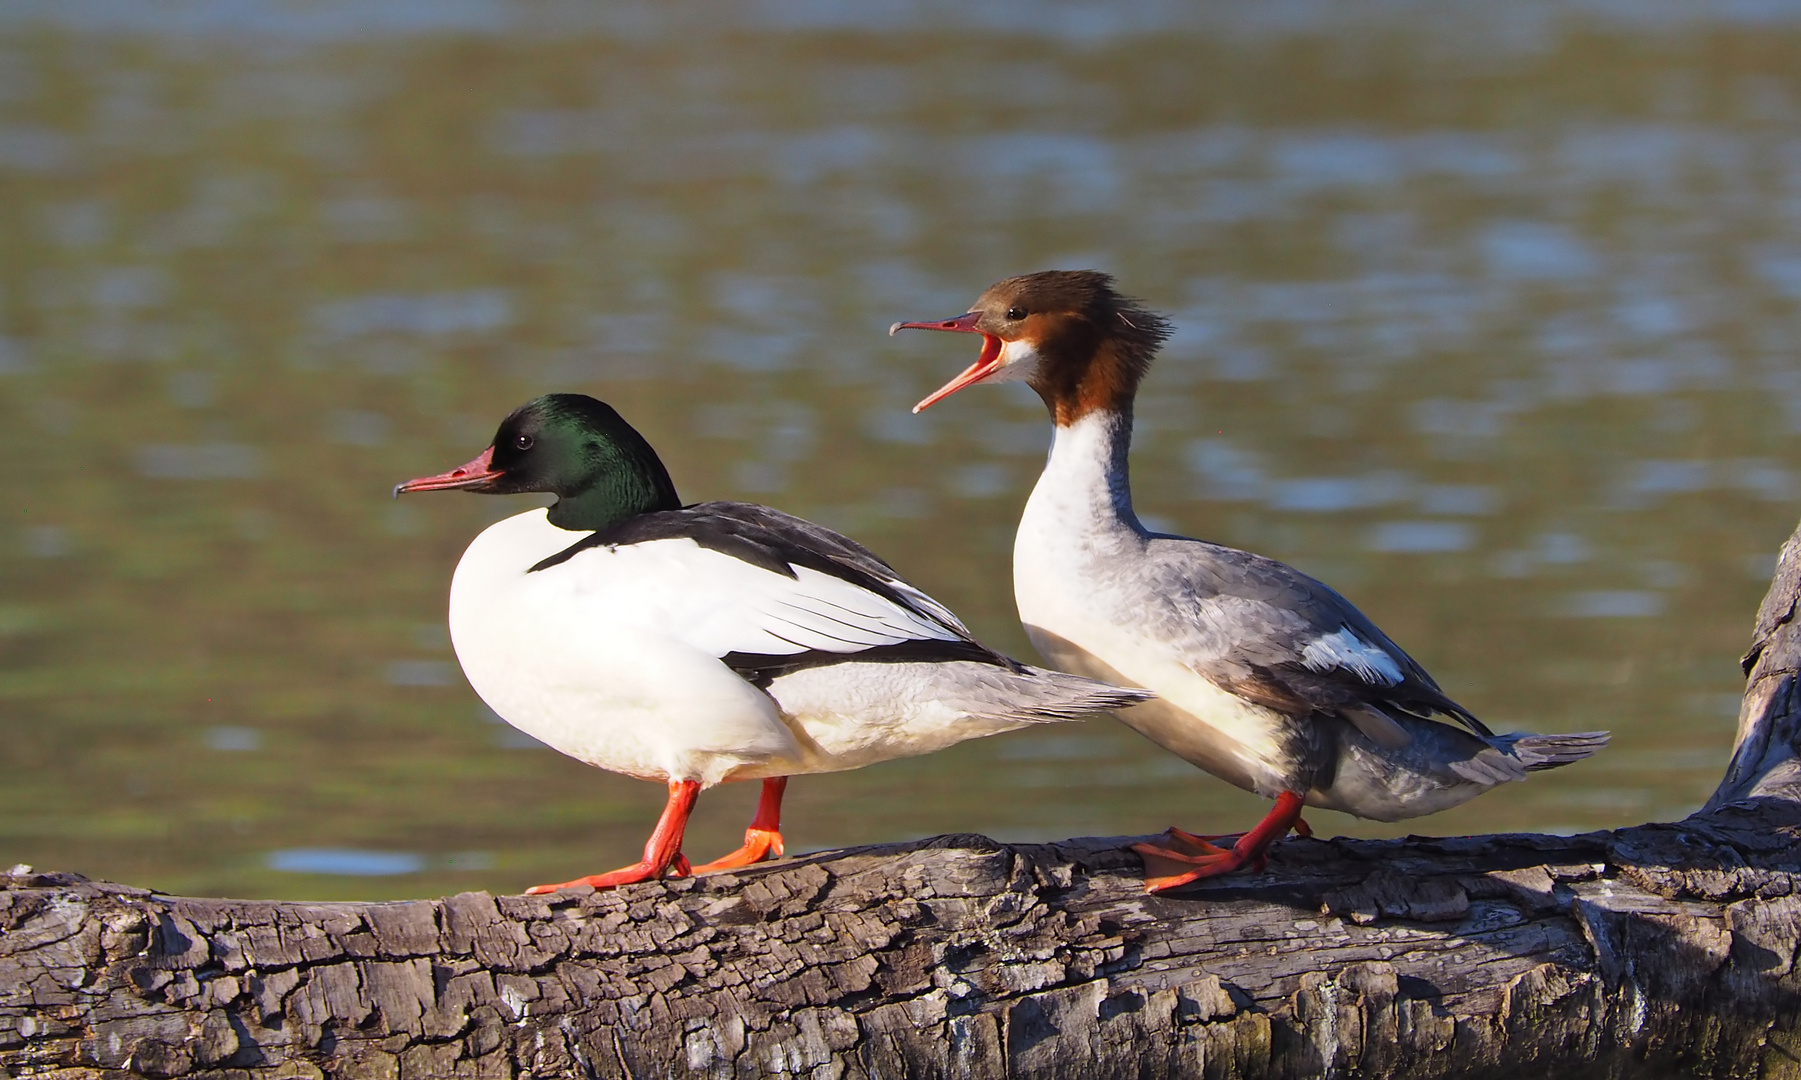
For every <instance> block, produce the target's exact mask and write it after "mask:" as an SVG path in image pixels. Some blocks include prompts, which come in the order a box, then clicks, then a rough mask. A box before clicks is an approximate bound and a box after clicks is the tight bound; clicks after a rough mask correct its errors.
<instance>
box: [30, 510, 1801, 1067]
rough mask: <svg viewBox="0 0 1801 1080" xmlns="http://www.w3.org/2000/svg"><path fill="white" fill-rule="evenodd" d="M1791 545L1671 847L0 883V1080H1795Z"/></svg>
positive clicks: (1062, 851) (920, 852)
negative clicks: (192, 888)
mask: <svg viewBox="0 0 1801 1080" xmlns="http://www.w3.org/2000/svg"><path fill="white" fill-rule="evenodd" d="M1798 600H1801V530H1797V533H1796V535H1795V536H1794V537H1791V538H1790V540H1789V542H1788V543H1787V544H1786V545H1785V546H1784V548H1783V552H1782V556H1781V558H1780V560H1779V563H1778V569H1777V573H1776V577H1775V581H1774V582H1773V584H1772V586H1771V590H1770V594H1769V596H1768V597H1767V598H1766V599H1765V601H1764V604H1763V607H1762V610H1761V611H1760V613H1759V615H1758V620H1757V627H1756V632H1755V636H1754V644H1753V646H1752V648H1751V650H1750V652H1748V653H1747V654H1746V657H1745V666H1746V672H1747V675H1748V677H1749V682H1748V685H1747V690H1746V695H1745V700H1744V706H1743V709H1742V712H1741V717H1740V723H1739V734H1738V741H1737V744H1736V746H1735V749H1734V753H1733V757H1732V761H1731V764H1730V766H1729V767H1728V769H1727V773H1726V777H1725V779H1724V780H1723V781H1722V782H1721V785H1720V788H1719V790H1718V791H1717V792H1716V793H1715V794H1714V796H1713V798H1712V799H1711V800H1710V801H1709V803H1708V804H1707V806H1706V807H1705V808H1704V809H1703V810H1702V811H1700V812H1699V813H1697V814H1695V815H1694V816H1692V817H1690V818H1688V819H1687V820H1685V821H1682V822H1679V823H1674V824H1648V825H1641V826H1638V827H1636V828H1630V829H1622V830H1618V831H1615V832H1597V833H1589V834H1586V835H1582V836H1573V837H1554V836H1536V835H1503V836H1483V837H1471V838H1462V839H1451V840H1431V839H1422V838H1417V837H1415V838H1410V839H1407V840H1398V841H1358V840H1346V839H1337V840H1302V839H1295V840H1289V841H1287V842H1285V843H1283V844H1281V845H1279V846H1278V847H1277V849H1276V851H1275V854H1274V856H1273V857H1272V859H1271V862H1270V869H1269V872H1267V873H1262V874H1245V875H1240V876H1235V877H1229V878H1224V879H1220V880H1216V881H1212V882H1207V883H1204V886H1203V887H1198V888H1193V889H1190V890H1188V891H1185V892H1182V893H1180V894H1177V895H1173V896H1147V895H1146V894H1145V893H1144V891H1143V884H1142V874H1141V871H1140V868H1139V865H1138V861H1137V859H1136V857H1135V856H1132V855H1130V854H1129V853H1127V852H1126V851H1125V850H1124V849H1123V845H1124V844H1125V842H1126V839H1127V838H1105V839H1083V840H1071V841H1068V842H1065V843H1060V844H1031V845H1003V844H998V843H995V842H993V841H990V840H988V839H986V838H983V837H979V836H947V837H939V838H937V839H934V840H928V841H925V842H922V843H912V844H895V845H887V846H881V847H865V848H855V849H847V850H843V851H833V852H823V853H819V854H816V855H811V856H807V857H804V858H798V859H790V860H786V861H782V862H778V863H773V864H769V865H765V866H760V867H755V868H751V869H748V870H744V871H740V872H736V873H731V874H719V875H713V876H709V877H705V878H700V879H686V880H675V881H665V882H652V883H647V884H643V885H636V886H631V887H628V888H625V889H621V890H617V891H612V892H604V893H596V892H593V891H590V890H583V891H581V892H572V893H565V894H561V895H559V896H556V897H523V896H501V897H495V896H490V895H488V894H486V893H465V894H462V895H459V896H453V897H449V898H447V899H442V900H427V901H417V902H411V903H379V904H376V903H371V904H358V903H331V904H320V903H278V902H272V901H241V900H209V899H191V898H184V897H171V896H164V895H159V894H155V893H151V892H148V891H145V890H142V889H133V888H128V887H124V886H118V885H111V884H105V883H99V882H90V881H87V880H85V879H82V878H79V877H76V876H74V875H67V874H36V873H23V872H21V873H16V874H14V875H12V876H11V877H9V878H7V879H5V881H4V888H3V889H0V1075H7V1076H15V1077H23V1076H64V1077H75V1076H117V1075H124V1074H131V1073H135V1074H141V1075H150V1076H203V1077H228V1076H229V1077H244V1078H250V1077H301V1076H307V1077H316V1076H331V1077H363V1076H383V1077H402V1078H410V1077H452V1076H484V1077H485V1076H498V1077H514V1076H581V1077H634V1078H645V1077H653V1076H687V1075H693V1076H708V1077H715V1076H717V1077H727V1076H764V1075H790V1074H792V1075H806V1076H813V1077H903V1076H905V1077H933V1076H945V1077H985V1076H1017V1077H1095V1076H1144V1077H1165V1076H1168V1077H1178V1076H1180V1077H1190V1076H1194V1077H1199V1076H1205V1077H1220V1078H1224V1077H1296V1078H1299V1077H1313V1076H1335V1075H1336V1076H1368V1077H1438V1076H1458V1077H1465V1076H1517V1075H1524V1074H1526V1073H1527V1070H1530V1074H1531V1075H1533V1076H1543V1077H1626V1076H1631V1077H1644V1076H1660V1075H1692V1076H1701V1077H1739V1076H1744V1077H1752V1076H1761V1077H1779V1076H1801V1020H1798V1017H1801V972H1798V971H1797V967H1796V949H1797V945H1798V944H1801V887H1798V885H1801V878H1798V875H1801V855H1798V854H1797V853H1796V843H1795V838H1796V835H1797V831H1798V829H1801V754H1798V753H1797V748H1798V746H1801V741H1798V740H1801V689H1798V688H1797V684H1796V676H1797V672H1801V631H1798V630H1797V628H1796V626H1795V623H1794V613H1795V607H1796V603H1797V601H1798Z"/></svg>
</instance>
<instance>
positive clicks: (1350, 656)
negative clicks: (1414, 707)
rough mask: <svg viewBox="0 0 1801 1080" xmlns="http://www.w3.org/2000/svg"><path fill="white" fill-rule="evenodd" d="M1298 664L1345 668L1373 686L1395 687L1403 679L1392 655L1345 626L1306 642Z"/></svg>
mask: <svg viewBox="0 0 1801 1080" xmlns="http://www.w3.org/2000/svg"><path fill="white" fill-rule="evenodd" d="M1301 663H1302V664H1303V665H1305V666H1306V667H1308V668H1310V669H1312V670H1314V671H1319V672H1326V671H1331V670H1332V669H1333V668H1344V669H1346V670H1347V671H1351V672H1354V673H1356V675H1357V677H1358V678H1360V679H1362V680H1363V681H1364V682H1366V683H1369V684H1371V685H1372V686H1396V685H1398V684H1399V683H1400V682H1401V680H1402V678H1403V676H1402V674H1401V666H1400V665H1399V664H1397V663H1395V659H1394V657H1392V656H1390V655H1388V653H1387V651H1386V650H1383V649H1379V648H1377V647H1376V646H1374V645H1371V644H1370V643H1369V642H1367V641H1365V640H1363V639H1362V638H1360V637H1358V636H1357V635H1356V634H1353V633H1352V632H1351V628H1350V627H1348V626H1341V627H1339V628H1338V630H1337V632H1336V633H1331V634H1327V635H1326V636H1324V637H1319V638H1315V639H1313V640H1312V641H1310V642H1308V643H1307V647H1306V648H1305V649H1303V650H1301Z"/></svg>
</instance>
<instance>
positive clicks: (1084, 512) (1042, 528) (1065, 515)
mask: <svg viewBox="0 0 1801 1080" xmlns="http://www.w3.org/2000/svg"><path fill="white" fill-rule="evenodd" d="M1117 421H1118V418H1116V417H1110V416H1109V415H1108V414H1104V413H1091V414H1090V415H1089V416H1087V417H1084V418H1083V419H1081V420H1078V421H1077V422H1076V423H1074V424H1072V425H1070V426H1068V427H1060V428H1058V429H1057V439H1056V442H1055V443H1054V444H1053V445H1052V448H1051V457H1050V461H1049V462H1048V463H1047V464H1046V466H1045V470H1044V474H1043V475H1042V476H1041V477H1040V478H1039V480H1038V484H1037V486H1036V487H1034V488H1033V489H1032V495H1031V498H1030V499H1029V500H1027V502H1026V509H1025V514H1024V515H1023V516H1022V518H1021V520H1020V523H1019V533H1018V535H1017V537H1016V538H1015V541H1014V547H1013V589H1014V596H1015V599H1016V600H1017V602H1018V604H1019V617H1020V621H1021V622H1022V623H1024V624H1025V626H1026V630H1027V633H1028V634H1029V635H1030V636H1031V637H1032V639H1033V644H1034V645H1036V646H1037V647H1038V649H1039V651H1040V652H1041V653H1044V654H1045V656H1046V658H1047V659H1050V660H1052V662H1053V663H1057V664H1059V665H1060V666H1066V668H1067V670H1073V671H1076V672H1077V673H1079V674H1084V675H1089V676H1091V677H1093V678H1101V679H1106V678H1109V677H1110V676H1109V674H1108V673H1109V672H1111V673H1112V676H1111V677H1112V678H1114V679H1117V680H1123V681H1124V682H1126V683H1127V684H1129V685H1133V686H1142V687H1145V688H1146V689H1149V690H1154V691H1156V693H1157V695H1158V697H1159V698H1160V699H1162V700H1161V702H1158V703H1153V704H1149V705H1141V706H1138V707H1136V708H1132V709H1127V710H1124V711H1122V712H1120V713H1119V714H1118V715H1119V718H1120V719H1121V720H1122V721H1123V722H1125V723H1126V724H1128V725H1130V726H1131V727H1133V728H1135V729H1137V730H1138V731H1140V732H1141V733H1142V734H1144V735H1145V736H1146V737H1147V738H1149V739H1151V740H1152V741H1153V742H1156V743H1157V744H1158V745H1160V746H1163V747H1164V748H1166V749H1168V750H1170V751H1171V752H1172V753H1175V754H1177V755H1178V756H1180V757H1182V758H1184V759H1185V760H1187V761H1190V762H1192V763H1194V764H1196V765H1199V766H1200V767H1201V768H1204V769H1206V770H1207V771H1209V772H1212V773H1214V774H1215V775H1218V776H1220V777H1222V778H1223V779H1226V780H1229V781H1231V782H1233V783H1235V784H1238V785H1239V786H1241V787H1245V788H1248V789H1250V790H1254V791H1259V792H1261V793H1263V794H1267V795H1271V796H1274V795H1275V794H1278V793H1279V792H1280V791H1281V790H1283V784H1282V782H1281V779H1280V778H1281V777H1282V774H1281V773H1280V772H1278V771H1276V770H1275V769H1274V768H1273V766H1274V765H1275V764H1276V763H1277V762H1278V761H1279V759H1280V758H1281V756H1282V743H1281V741H1280V739H1279V735H1280V732H1281V729H1282V725H1283V723H1284V722H1285V718H1283V717H1282V716H1281V714H1279V713H1276V712H1274V711H1273V710H1270V709H1266V708H1264V707H1262V706H1260V705H1254V704H1252V703H1250V702H1247V701H1244V700H1243V699H1241V698H1238V697H1236V696H1234V695H1232V694H1230V693H1228V692H1227V691H1225V690H1223V689H1221V688H1220V687H1218V686H1216V685H1214V684H1213V683H1212V682H1210V681H1209V680H1207V679H1205V678H1203V677H1202V676H1201V675H1200V674H1198V673H1197V672H1196V671H1195V670H1194V668H1193V667H1191V666H1190V665H1189V663H1188V662H1187V661H1188V660H1189V659H1190V658H1187V657H1184V656H1183V655H1182V654H1181V652H1180V651H1179V649H1178V648H1176V647H1175V646H1173V645H1172V644H1171V643H1170V642H1169V641H1167V640H1164V639H1161V638H1159V637H1157V636H1155V635H1154V634H1153V633H1152V632H1151V631H1150V630H1149V629H1148V627H1149V626H1150V625H1151V624H1153V623H1154V622H1157V621H1161V619H1162V618H1163V616H1164V614H1165V608H1166V605H1167V603H1168V598H1166V597H1162V596H1159V595H1158V594H1157V593H1156V591H1155V590H1154V589H1153V588H1152V587H1151V586H1150V585H1149V584H1148V583H1147V582H1146V581H1145V579H1144V577H1143V575H1142V574H1140V573H1134V571H1135V570H1136V569H1140V568H1142V567H1143V565H1144V559H1145V545H1146V543H1147V541H1148V539H1149V538H1148V534H1146V533H1145V532H1144V530H1143V528H1142V527H1141V526H1139V524H1138V521H1137V518H1136V516H1135V515H1133V514H1132V510H1131V496H1130V491H1129V487H1128V479H1127V477H1126V475H1125V473H1124V460H1125V459H1124V448H1123V446H1122V445H1120V443H1121V441H1122V436H1121V432H1120V431H1119V430H1118V428H1117V426H1116V425H1117ZM1128 433H1129V429H1128ZM1153 615H1156V616H1157V618H1155V619H1154V618H1153ZM1176 615H1177V617H1180V613H1176ZM1053 638H1054V639H1061V641H1062V642H1063V643H1066V644H1062V645H1059V644H1057V643H1056V642H1054V641H1053V640H1052V639H1053ZM1064 654H1067V655H1064ZM1079 654H1086V655H1087V656H1088V657H1092V658H1093V660H1095V661H1099V663H1100V665H1102V666H1103V667H1104V670H1102V669H1097V668H1095V667H1094V666H1093V665H1092V664H1085V663H1084V662H1083V660H1082V659H1081V657H1080V655H1079Z"/></svg>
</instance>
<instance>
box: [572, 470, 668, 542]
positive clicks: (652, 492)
mask: <svg viewBox="0 0 1801 1080" xmlns="http://www.w3.org/2000/svg"><path fill="white" fill-rule="evenodd" d="M681 505H682V503H681V500H680V499H678V498H677V497H676V494H675V485H674V484H672V483H670V481H669V474H668V473H667V472H665V471H664V470H663V467H662V464H661V463H660V462H658V463H657V464H656V468H655V469H654V470H653V469H648V468H639V469H632V468H625V469H617V470H614V471H611V472H609V473H607V474H605V475H604V476H603V477H602V478H601V479H600V480H598V481H597V482H595V483H594V484H593V485H591V486H589V487H588V488H586V489H584V490H582V491H579V492H576V493H573V494H568V495H564V496H562V497H561V498H559V499H558V500H557V501H556V504H555V505H553V506H552V507H551V508H550V514H549V520H550V523H551V524H552V525H555V526H556V527H557V528H559V529H573V530H579V531H589V530H593V531H598V530H601V529H609V528H612V527H613V526H614V525H617V524H619V523H620V522H622V521H625V520H626V519H628V518H634V517H637V516H638V515H640V514H650V513H655V512H656V511H658V510H679V509H681Z"/></svg>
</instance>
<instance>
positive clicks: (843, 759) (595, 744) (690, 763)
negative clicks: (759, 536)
mask: <svg viewBox="0 0 1801 1080" xmlns="http://www.w3.org/2000/svg"><path fill="white" fill-rule="evenodd" d="M582 535H583V534H581V533H578V532H570V531H567V530H564V529H559V528H556V527H555V526H553V525H551V524H550V523H549V521H548V520H547V519H546V516H545V511H543V510H532V511H528V512H526V513H523V514H519V515H516V516H514V517H510V518H507V519H506V520H504V521H501V522H498V523H496V524H494V525H492V526H490V527H489V528H488V529H487V530H485V531H484V532H483V533H482V534H481V535H480V536H478V537H476V539H475V541H474V542H473V543H471V544H470V545H469V549H468V550H467V551H466V552H464V554H463V558H462V561H461V562H460V563H458V564H457V570H456V575H455V577H454V578H453V579H452V581H451V587H450V636H451V641H452V643H453V644H454V645H455V647H456V653H457V659H458V661H460V662H461V664H462V666H463V671H464V674H465V675H467V676H468V679H469V684H470V686H472V687H474V689H475V692H476V693H477V694H479V695H481V698H482V700H483V701H485V702H487V703H488V705H489V706H490V707H492V708H493V709H494V711H495V712H497V713H499V714H500V715H501V716H502V717H504V718H505V719H506V720H507V722H508V723H510V724H512V725H513V726H514V727H517V728H519V729H520V730H521V731H524V732H526V733H527V734H529V735H531V736H533V737H534V738H536V739H538V740H539V741H541V742H544V743H546V744H548V745H550V746H552V747H554V748H556V749H557V750H560V751H562V752H563V753H565V754H568V755H569V756H570V757H573V758H576V759H578V760H580V761H585V762H587V763H588V764H590V765H597V766H599V767H601V768H603V769H609V770H611V771H613V772H620V773H625V774H626V775H628V776H636V777H640V778H642V779H647V780H663V779H684V780H698V781H700V782H701V783H702V784H705V785H712V784H716V783H719V782H720V781H722V780H727V779H753V778H756V777H766V776H786V775H792V774H800V773H812V772H826V771H834V770H838V769H846V768H855V767H857V766H859V765H864V764H868V763H870V762H874V761H882V760H887V759H889V758H895V757H904V756H908V755H911V754H919V753H925V752H928V751H931V750H936V749H939V748H941V747H943V746H948V745H950V744H952V743H955V742H961V741H962V740H964V739H969V738H975V737H978V736H982V735H989V734H993V733H994V732H996V731H1004V730H1008V729H1010V728H1013V727H1019V726H1022V725H1023V724H1025V723H1027V722H1029V721H1030V720H1031V717H1030V716H1026V715H1023V713H1022V714H1021V715H1020V716H1019V717H1017V718H1016V717H1014V716H1012V715H1011V714H1010V713H1009V712H1008V710H1010V709H1011V708H1013V707H1015V704H1014V703H1015V702H1017V707H1019V708H1021V709H1024V708H1025V707H1026V706H1027V705H1028V704H1030V703H1031V702H1032V701H1033V700H1034V699H1032V698H1031V697H1030V696H1029V695H1027V694H1024V693H1023V692H1017V693H1018V696H1017V697H1015V696H1014V694H1015V693H1016V692H1010V691H1008V690H1007V689H1006V688H1004V687H1000V688H996V687H992V686H988V687H987V689H986V690H984V689H983V688H984V686H986V685H987V682H988V681H992V679H994V678H995V677H996V675H995V670H996V669H992V668H989V667H987V666H986V665H981V664H866V665H860V664H854V663H853V664H849V665H828V666H824V667H816V668H807V669H803V670H801V671H798V672H795V673H793V674H790V675H785V676H782V677H781V678H778V679H777V680H775V682H774V683H773V684H772V685H771V686H770V688H769V692H768V693H765V692H764V691H763V690H760V689H758V688H757V687H755V686H753V685H751V684H750V683H749V682H747V681H745V680H744V679H743V678H741V677H740V676H739V675H738V674H737V673H736V672H734V671H732V670H731V669H730V668H728V667H727V666H726V665H725V664H723V663H721V662H720V658H721V657H723V656H725V655H726V654H728V653H732V652H739V653H755V654H769V655H774V656H788V655H793V654H795V653H801V652H806V651H809V650H818V651H822V652H832V653H847V654H851V653H856V652H859V651H861V650H863V649H866V648H870V647H872V646H880V645H892V644H897V643H900V642H906V641H919V640H939V641H954V640H959V635H958V634H957V632H956V630H955V629H953V628H952V626H954V625H958V624H956V623H955V617H954V616H951V615H950V614H949V612H947V611H944V609H943V608H942V606H941V605H939V604H938V603H937V601H935V600H932V599H931V598H930V597H928V596H925V594H923V593H919V592H918V591H917V590H915V589H913V588H912V587H911V586H905V587H903V586H902V585H901V584H899V583H897V584H896V586H895V587H896V590H897V591H898V592H900V593H901V594H902V596H903V597H904V598H905V600H906V601H908V602H899V601H896V600H891V599H889V598H887V597H884V596H882V595H880V594H878V593H874V592H871V591H869V590H868V589H864V588H861V587H860V586H857V585H854V584H852V583H850V582H847V581H844V580H843V579H841V578H837V577H834V576H832V575H830V574H823V573H819V572H817V571H814V570H809V569H806V568H805V567H800V568H796V570H795V576H794V577H789V576H788V575H786V574H781V573H777V572H775V571H771V570H765V569H762V568H761V567H758V566H755V565H753V564H751V563H747V562H745V561H743V560H742V559H737V558H734V557H732V556H730V555H726V554H723V553H721V552H718V551H713V550H710V549H707V548H703V547H701V546H700V545H698V544H696V543H695V542H694V541H692V540H689V539H685V538H680V539H666V540H651V541H647V542H644V543H639V544H629V545H625V546H622V547H617V548H611V547H604V546H602V547H595V548H588V549H585V550H583V551H581V552H578V553H577V554H576V555H574V556H573V557H571V558H569V559H567V560H565V561H563V562H561V563H559V564H557V565H555V566H552V567H548V568H546V569H545V570H542V571H538V572H536V573H532V572H529V569H530V567H532V566H534V565H536V564H537V563H538V562H540V561H542V560H543V559H546V558H549V557H550V556H552V555H555V554H557V553H559V552H561V551H563V550H564V549H566V548H568V547H569V546H570V545H571V544H573V543H575V542H577V541H579V540H580V539H581V538H582ZM940 615H942V618H943V621H941V620H940V618H939V616H940ZM946 622H949V623H951V624H952V625H948V626H947V625H946ZM1007 677H1008V678H1012V677H1013V676H1011V675H1009V676H1007ZM997 707H998V708H999V709H1000V713H996V712H995V709H996V708H997Z"/></svg>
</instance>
